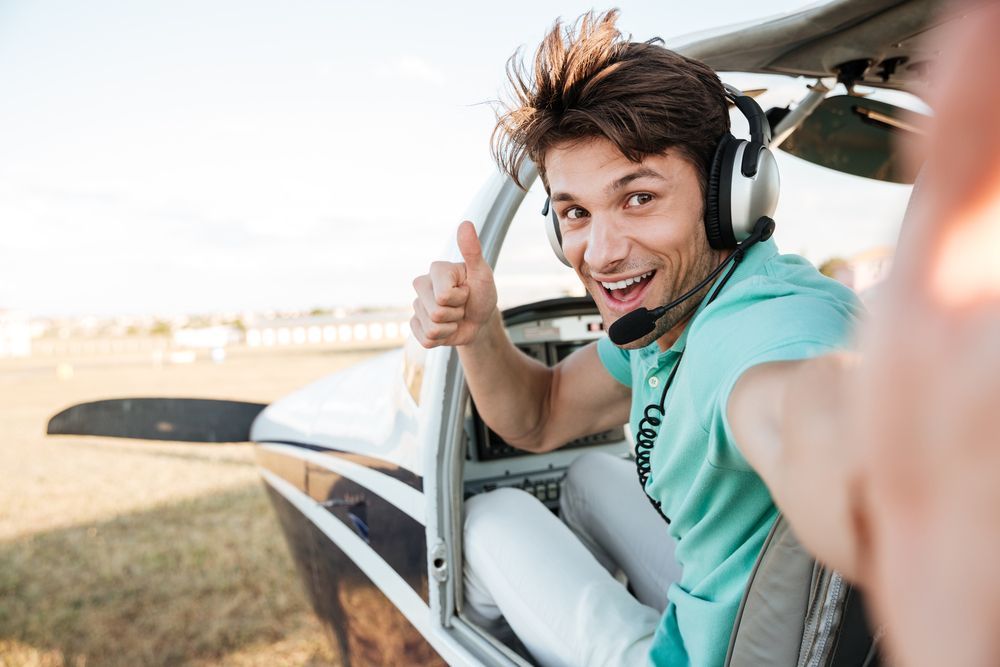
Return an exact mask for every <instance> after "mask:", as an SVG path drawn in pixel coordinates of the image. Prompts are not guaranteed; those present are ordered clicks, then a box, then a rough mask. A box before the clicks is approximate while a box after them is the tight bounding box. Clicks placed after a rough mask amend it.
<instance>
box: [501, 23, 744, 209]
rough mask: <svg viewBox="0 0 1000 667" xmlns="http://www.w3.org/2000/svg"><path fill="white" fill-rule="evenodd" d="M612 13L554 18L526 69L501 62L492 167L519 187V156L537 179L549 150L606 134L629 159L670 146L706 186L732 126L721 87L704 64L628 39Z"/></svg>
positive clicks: (516, 59) (516, 62)
mask: <svg viewBox="0 0 1000 667" xmlns="http://www.w3.org/2000/svg"><path fill="white" fill-rule="evenodd" d="M617 19H618V10H616V9H612V10H610V11H607V12H605V13H602V14H595V13H594V12H592V11H591V12H588V13H586V14H584V15H583V16H581V17H580V18H579V19H577V21H576V22H575V23H574V24H573V25H569V26H564V25H563V24H562V23H561V21H558V20H557V21H556V22H555V25H553V27H552V29H551V30H550V31H549V33H548V34H547V35H546V36H545V38H544V39H543V40H542V43H541V44H540V45H539V46H538V50H537V51H536V52H535V59H534V66H533V68H532V71H531V72H530V73H529V72H528V70H527V68H526V66H525V64H524V62H523V61H522V60H521V57H520V52H515V53H514V55H513V56H512V57H511V58H510V60H509V61H508V62H507V76H508V78H509V80H510V92H511V98H510V101H509V102H507V103H506V104H505V105H504V106H503V108H502V109H501V112H500V113H499V114H498V116H499V117H498V119H497V125H496V128H495V129H494V130H493V137H492V141H491V147H492V153H493V157H494V159H495V160H496V162H497V164H498V165H499V166H500V168H501V169H503V170H504V171H505V172H506V173H507V174H509V175H510V176H511V178H513V179H514V182H515V183H517V184H518V185H521V186H522V187H523V184H522V183H521V182H520V180H519V179H518V173H519V172H520V169H521V166H522V164H523V163H524V160H525V158H529V159H531V160H532V161H533V162H534V163H535V165H536V166H537V167H538V170H539V174H540V175H541V177H542V180H543V182H544V183H545V184H546V187H548V180H547V179H546V177H545V163H544V157H545V153H546V151H547V150H548V149H550V148H552V147H553V146H555V145H557V144H561V143H564V142H575V141H585V140H587V139H591V138H595V137H603V138H605V139H607V140H609V141H611V142H612V143H613V144H615V146H617V147H618V150H620V151H621V152H622V154H623V155H624V156H625V157H627V158H628V159H629V160H632V161H634V162H639V161H641V160H642V159H643V158H645V157H647V156H650V155H654V154H661V153H663V152H664V151H666V150H667V149H670V148H673V149H676V150H677V151H678V152H679V153H680V154H682V155H683V156H684V157H686V158H688V159H689V160H691V162H692V163H693V164H694V165H695V167H696V168H697V169H698V172H699V174H700V175H701V184H702V190H703V191H704V189H705V183H706V181H707V178H708V169H709V165H710V164H711V161H712V156H713V155H714V152H715V147H716V145H717V143H718V141H719V138H720V137H721V136H722V135H723V134H725V133H726V132H727V131H728V130H729V113H728V110H727V107H726V96H725V89H724V88H723V86H722V82H721V81H719V77H718V76H716V74H715V72H713V71H712V69H711V68H710V67H708V66H707V65H705V64H704V63H701V62H699V61H697V60H691V59H690V58H685V57H684V56H682V55H679V54H677V53H674V52H673V51H670V50H668V49H665V48H663V46H661V40H659V39H654V40H650V41H648V42H632V41H631V36H624V35H622V33H621V32H619V30H618V28H617V27H616V26H615V22H616V21H617Z"/></svg>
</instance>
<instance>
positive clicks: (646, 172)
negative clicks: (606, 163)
mask: <svg viewBox="0 0 1000 667" xmlns="http://www.w3.org/2000/svg"><path fill="white" fill-rule="evenodd" d="M640 178H655V179H657V180H660V181H665V180H667V179H665V178H664V177H663V176H661V175H660V173H659V172H657V171H653V170H652V169H650V168H649V167H639V168H638V169H636V170H635V171H633V172H632V173H630V174H625V175H624V176H622V177H621V178H619V179H618V180H617V181H615V182H614V183H612V184H611V185H609V186H608V187H606V188H604V192H605V193H607V194H612V193H614V192H617V191H618V190H621V189H622V188H624V187H625V186H626V185H628V184H629V183H631V182H632V181H636V180H638V179H640Z"/></svg>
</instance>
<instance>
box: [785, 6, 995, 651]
mask: <svg viewBox="0 0 1000 667" xmlns="http://www.w3.org/2000/svg"><path fill="white" fill-rule="evenodd" d="M971 7H972V5H970V8H971ZM956 23H957V24H961V25H960V27H959V29H958V30H959V31H958V32H957V33H955V34H953V35H951V36H949V39H948V41H947V42H946V43H945V44H944V48H942V51H943V52H944V53H945V54H946V57H947V59H946V60H945V62H943V63H942V65H941V67H940V69H938V70H937V71H936V84H935V87H934V88H933V90H934V91H935V98H936V99H934V100H932V102H933V104H932V106H934V107H935V111H936V116H935V120H934V127H933V128H932V132H931V134H930V135H929V138H928V142H927V145H926V160H925V162H924V168H923V172H922V175H921V178H920V181H919V183H918V186H917V187H916V188H915V189H914V193H913V197H912V199H911V204H910V208H909V211H908V212H907V218H906V221H905V222H904V225H903V229H902V235H901V238H900V243H899V247H898V251H897V255H896V262H895V266H894V267H893V272H892V275H891V277H890V278H889V280H888V281H887V282H886V284H885V285H884V288H883V290H882V291H881V292H880V294H879V297H878V300H877V301H876V303H875V308H874V310H873V313H872V317H871V319H870V320H869V321H868V322H866V323H865V325H864V327H863V328H862V331H861V344H860V350H861V354H860V357H859V358H857V359H855V361H856V363H854V362H852V361H850V360H847V358H846V357H840V358H828V359H825V360H815V361H816V362H817V363H809V364H806V365H804V366H803V374H802V375H801V377H800V378H799V380H800V381H799V382H798V383H797V384H796V385H795V386H792V387H789V390H788V391H789V394H790V395H793V396H796V397H797V399H798V401H797V403H798V404H801V403H802V402H803V401H802V398H803V397H805V396H816V397H819V398H817V399H816V400H814V401H812V403H813V404H812V405H807V406H806V409H805V410H802V411H800V412H799V413H797V414H795V415H791V416H790V417H789V420H790V421H789V423H786V425H785V433H786V435H791V436H793V437H791V438H789V439H788V440H786V445H787V446H790V447H791V448H792V450H793V452H792V453H793V454H795V455H796V456H798V457H800V458H808V459H809V460H814V459H815V460H818V461H825V462H826V463H827V464H828V465H826V466H825V467H822V466H820V467H817V466H815V465H814V466H813V470H812V472H813V473H814V474H813V475H812V476H811V477H810V479H811V480H812V482H811V483H814V484H815V483H816V480H821V479H832V478H836V479H837V480H839V482H838V484H836V485H833V486H834V487H835V489H834V491H835V492H833V493H830V494H828V495H824V496H823V497H822V498H818V499H817V501H816V503H815V504H814V506H813V507H809V506H808V505H809V503H803V504H802V505H805V507H797V508H794V509H792V510H791V511H790V512H789V515H790V518H791V519H792V523H793V526H794V527H795V528H796V531H797V532H800V529H801V535H800V537H801V538H802V539H803V541H804V542H805V543H806V545H807V546H808V547H809V548H810V549H811V550H813V551H814V553H816V554H817V555H818V556H819V557H820V558H821V559H823V560H825V561H827V562H828V563H829V564H831V565H833V566H834V567H838V568H842V569H844V570H845V571H846V572H847V573H848V574H850V575H851V576H853V577H854V578H855V579H856V580H858V581H860V583H861V584H862V585H863V586H864V588H865V589H866V590H867V591H868V593H869V595H870V599H871V600H872V601H873V603H874V611H875V612H876V620H877V622H878V623H879V624H882V625H884V627H885V628H886V630H887V638H888V640H889V644H890V649H891V652H892V653H893V656H894V658H895V660H894V662H899V664H904V665H909V666H913V665H928V666H930V665H943V664H953V665H987V664H989V665H995V664H1000V633H998V632H997V627H998V626H1000V576H997V571H996V566H997V563H998V559H1000V259H998V257H997V254H998V252H1000V122H998V121H997V116H996V110H997V109H998V108H1000V91H998V89H997V88H996V87H995V86H990V85H985V83H984V82H987V81H996V80H998V79H1000V42H998V41H997V40H996V39H995V35H996V34H997V33H998V32H1000V5H996V4H993V5H989V6H985V7H981V8H980V9H979V10H978V11H977V12H976V13H975V15H974V16H969V17H968V18H967V19H966V20H964V21H958V22H956ZM831 410H832V411H834V412H835V413H836V418H832V419H831V418H829V415H827V413H830V412H831ZM824 415H826V416H824ZM824 457H825V458H824ZM779 503H780V499H779ZM831 517H832V518H831Z"/></svg>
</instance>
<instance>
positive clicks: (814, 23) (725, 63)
mask: <svg viewBox="0 0 1000 667" xmlns="http://www.w3.org/2000/svg"><path fill="white" fill-rule="evenodd" d="M970 4H971V3H970ZM941 5H942V3H941V2H940V0H834V1H833V2H828V3H824V4H821V5H813V6H811V7H808V8H806V9H803V10H801V11H797V12H793V13H790V14H785V15H782V16H777V17H774V18H771V19H766V20H764V21H757V22H754V24H752V25H740V26H729V27H727V28H721V29H718V30H713V31H712V32H711V33H701V34H699V35H694V36H688V37H679V38H677V39H673V40H670V42H671V44H670V46H671V48H673V49H674V50H676V51H678V52H680V53H683V54H684V55H686V56H688V57H691V58H697V59H698V60H702V61H704V62H706V63H707V64H708V65H710V66H711V67H712V68H714V69H716V70H720V71H738V72H760V73H766V74H785V75H792V76H796V75H797V76H805V77H816V78H822V77H832V76H840V77H846V78H848V79H849V80H850V81H851V83H859V84H862V85H865V86H874V87H878V88H892V89H902V90H908V91H910V92H919V91H921V90H922V89H923V87H924V85H925V83H924V82H925V79H926V75H927V69H928V67H929V66H930V63H931V62H932V61H933V60H936V59H937V58H938V56H939V54H936V53H934V52H933V51H931V50H930V49H929V48H927V47H926V46H924V45H923V44H922V42H923V38H924V37H925V36H926V35H927V34H929V33H931V32H932V31H934V30H936V29H938V28H940V27H941V26H942V25H944V24H945V23H947V22H948V21H950V20H952V19H955V18H957V17H956V16H951V15H947V14H941V12H940V9H941ZM918 38H919V39H918Z"/></svg>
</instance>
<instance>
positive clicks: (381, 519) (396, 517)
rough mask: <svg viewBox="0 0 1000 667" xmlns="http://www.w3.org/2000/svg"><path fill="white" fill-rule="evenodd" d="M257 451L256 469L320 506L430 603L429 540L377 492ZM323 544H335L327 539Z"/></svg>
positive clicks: (269, 452)
mask: <svg viewBox="0 0 1000 667" xmlns="http://www.w3.org/2000/svg"><path fill="white" fill-rule="evenodd" d="M282 444H285V443H282ZM255 449H256V452H257V463H258V465H260V466H261V467H262V468H264V469H266V470H269V471H271V472H272V473H274V474H275V475H277V476H279V477H281V478H282V479H284V480H285V481H287V482H289V483H290V484H292V485H294V486H295V488H297V489H298V490H299V491H302V492H303V493H305V494H306V495H308V496H309V497H310V498H312V499H313V500H315V501H317V502H318V503H321V504H322V505H323V506H324V507H325V508H326V510H327V511H328V512H330V514H332V515H333V516H335V517H336V518H337V519H338V520H339V521H340V522H341V523H343V524H344V525H345V526H347V527H348V528H350V529H351V530H352V531H353V532H354V533H355V534H356V535H358V536H359V537H360V538H361V539H363V540H364V541H365V542H366V543H367V544H368V546H370V547H371V548H372V550H374V551H375V553H377V554H378V555H379V556H380V557H381V558H382V560H384V561H385V562H386V563H388V564H389V566H390V567H392V569H394V570H395V571H396V572H398V573H399V576H401V577H402V578H403V579H404V580H405V581H406V582H407V583H408V584H409V585H410V587H411V588H413V590H414V591H415V592H416V593H417V594H418V595H419V596H420V597H421V598H422V599H423V601H424V602H425V603H426V602H428V600H429V599H430V593H429V589H428V582H427V537H426V534H425V530H424V526H423V525H421V524H420V523H419V522H418V521H416V520H414V519H413V518H412V517H411V516H410V515H409V514H407V513H406V512H404V511H403V510H401V509H400V508H398V507H396V505H394V504H392V503H390V502H389V501H388V500H386V499H385V498H383V497H382V496H380V495H379V494H378V493H377V492H375V491H373V490H372V489H370V488H368V487H366V486H364V485H362V484H359V483H357V482H355V481H354V480H352V479H349V478H347V477H344V476H343V475H341V474H339V473H337V472H334V471H332V470H329V469H327V468H323V467H321V466H318V465H316V464H313V463H310V462H308V461H305V460H303V459H300V458H297V457H295V456H290V455H288V454H284V453H281V452H275V451H272V450H268V449H265V448H263V447H256V448H255ZM362 458H364V457H362ZM353 462H354V463H358V461H356V460H353ZM380 472H381V471H380ZM286 534H287V530H286ZM324 539H326V541H327V542H329V543H330V544H331V545H332V544H333V542H331V541H330V540H329V538H324Z"/></svg>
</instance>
